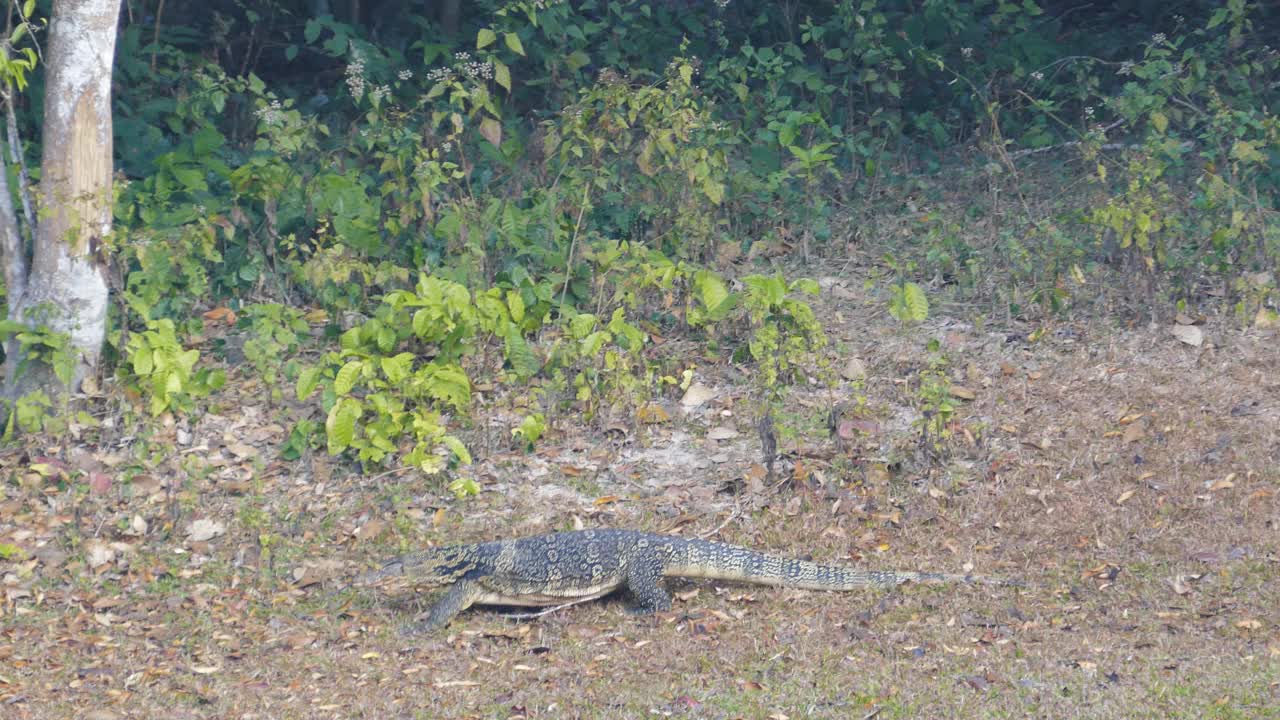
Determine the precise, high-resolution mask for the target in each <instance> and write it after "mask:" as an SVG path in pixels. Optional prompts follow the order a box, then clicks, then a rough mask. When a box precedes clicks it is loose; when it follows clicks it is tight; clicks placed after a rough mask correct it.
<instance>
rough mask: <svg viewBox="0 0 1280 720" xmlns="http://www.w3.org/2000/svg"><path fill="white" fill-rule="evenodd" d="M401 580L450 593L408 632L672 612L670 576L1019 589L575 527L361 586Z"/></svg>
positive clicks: (433, 561) (393, 565) (832, 585)
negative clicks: (539, 617)
mask: <svg viewBox="0 0 1280 720" xmlns="http://www.w3.org/2000/svg"><path fill="white" fill-rule="evenodd" d="M391 577H402V578H403V579H404V580H406V581H407V582H408V583H409V584H411V585H415V586H422V587H428V588H438V587H444V586H450V587H449V589H448V590H447V591H446V592H445V593H444V595H443V596H442V597H441V598H440V599H439V600H437V601H436V603H435V604H434V605H433V606H432V607H431V609H430V611H429V612H428V613H427V617H426V620H425V621H423V622H421V623H418V624H417V625H413V626H411V627H409V628H407V630H408V631H409V632H421V631H429V630H435V629H438V628H441V627H444V626H445V625H447V624H448V623H449V622H450V621H451V620H453V618H454V617H455V616H456V615H457V614H458V613H460V612H462V611H463V610H465V609H467V608H468V607H470V606H472V605H475V604H484V605H515V606H526V607H549V606H555V605H562V604H574V603H578V602H585V601H587V600H593V599H595V598H599V597H602V596H604V595H607V594H609V593H611V592H613V591H615V590H626V591H627V593H628V594H629V595H630V597H631V600H632V607H631V612H633V613H635V614H640V615H643V614H649V613H653V612H657V611H662V610H669V609H670V608H671V595H670V594H668V592H667V590H666V589H665V588H664V587H663V583H662V578H664V577H683V578H710V579H715V580H730V581H735V582H742V583H752V584H756V585H772V586H778V587H786V588H799V589H805V590H857V589H860V588H867V587H879V588H888V587H894V586H897V585H900V584H902V583H906V582H927V581H942V582H967V583H971V582H982V583H993V584H1006V585H1017V584H1020V583H1017V582H1013V581H1007V580H996V579H993V578H982V577H974V576H970V575H948V574H943V573H931V572H898V571H892V570H855V569H851V568H845V567H839V566H836V565H820V564H818V563H813V562H809V561H806V560H794V559H790V558H784V557H778V556H775V555H768V554H765V553H761V552H756V551H754V550H750V549H748V548H744V547H739V546H737V545H728V544H725V543H719V542H712V541H709V540H698V539H689V538H682V537H676V536H672V535H658V534H654V533H647V532H639V531H635V530H611V529H600V530H578V531H574V532H561V533H549V534H546V535H536V536H533V537H524V538H518V539H513V540H499V541H495V542H486V543H480V544H474V545H452V546H447V547H438V548H431V549H429V550H426V551H424V552H419V553H413V554H409V555H403V556H401V557H398V558H396V559H394V560H392V561H390V562H388V563H386V564H385V565H384V566H383V567H382V569H381V570H377V571H374V572H371V573H369V574H367V575H365V576H364V577H363V578H362V579H361V584H363V585H373V584H380V583H381V582H382V581H384V580H386V579H387V578H391Z"/></svg>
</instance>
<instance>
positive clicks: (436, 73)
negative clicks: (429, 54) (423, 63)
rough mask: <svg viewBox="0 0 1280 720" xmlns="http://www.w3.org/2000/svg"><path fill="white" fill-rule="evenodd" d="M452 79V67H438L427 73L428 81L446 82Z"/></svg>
mask: <svg viewBox="0 0 1280 720" xmlns="http://www.w3.org/2000/svg"><path fill="white" fill-rule="evenodd" d="M451 79H453V68H447V67H439V68H434V69H432V70H430V71H429V72H428V73H427V81H428V82H446V81H448V80H451Z"/></svg>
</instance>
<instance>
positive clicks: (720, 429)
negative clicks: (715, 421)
mask: <svg viewBox="0 0 1280 720" xmlns="http://www.w3.org/2000/svg"><path fill="white" fill-rule="evenodd" d="M738 435H739V433H738V430H737V429H736V428H732V427H729V426H727V425H717V426H716V427H713V428H711V429H710V430H708V431H707V438H708V439H710V440H732V439H734V438H736V437H738Z"/></svg>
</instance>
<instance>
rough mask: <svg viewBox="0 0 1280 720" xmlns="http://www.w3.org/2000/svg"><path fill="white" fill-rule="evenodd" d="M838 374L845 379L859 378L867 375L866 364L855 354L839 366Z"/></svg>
mask: <svg viewBox="0 0 1280 720" xmlns="http://www.w3.org/2000/svg"><path fill="white" fill-rule="evenodd" d="M840 376H841V377H843V378H844V379H845V380H861V379H862V378H864V377H866V376H867V366H866V365H864V364H863V363H862V360H860V359H858V358H857V357H856V356H855V357H851V358H849V360H848V362H846V363H845V364H844V367H842V368H840Z"/></svg>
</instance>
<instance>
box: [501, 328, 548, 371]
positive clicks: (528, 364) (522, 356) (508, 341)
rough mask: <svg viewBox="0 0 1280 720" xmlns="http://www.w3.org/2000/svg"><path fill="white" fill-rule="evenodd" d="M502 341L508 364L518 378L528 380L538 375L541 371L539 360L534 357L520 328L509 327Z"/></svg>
mask: <svg viewBox="0 0 1280 720" xmlns="http://www.w3.org/2000/svg"><path fill="white" fill-rule="evenodd" d="M502 340H503V354H504V355H506V358H507V362H508V363H510V364H511V370H512V371H513V372H514V373H515V374H516V377H518V378H520V379H521V380H527V379H529V378H531V377H533V376H534V375H536V374H538V370H539V369H540V366H539V364H538V358H537V357H536V356H534V354H533V349H532V348H530V347H529V343H528V341H526V340H525V339H524V335H521V334H520V330H519V328H517V327H516V326H514V325H508V326H507V332H506V333H505V334H504V335H503V338H502Z"/></svg>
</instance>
